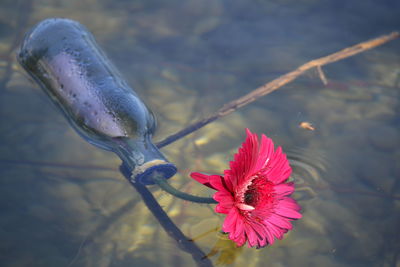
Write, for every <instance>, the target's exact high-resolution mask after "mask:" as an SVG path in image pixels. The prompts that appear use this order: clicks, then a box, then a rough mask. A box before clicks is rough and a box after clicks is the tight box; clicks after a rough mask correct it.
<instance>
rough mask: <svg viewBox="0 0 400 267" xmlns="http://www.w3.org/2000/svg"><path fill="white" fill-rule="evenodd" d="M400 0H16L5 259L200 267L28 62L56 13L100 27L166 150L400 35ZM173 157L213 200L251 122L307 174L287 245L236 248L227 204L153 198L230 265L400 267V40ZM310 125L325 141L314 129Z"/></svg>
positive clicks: (2, 206) (3, 39)
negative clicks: (21, 57) (316, 66)
mask: <svg viewBox="0 0 400 267" xmlns="http://www.w3.org/2000/svg"><path fill="white" fill-rule="evenodd" d="M399 10H400V2H399V1H395V0H380V1H378V0H364V1H344V0H319V1H317V0H296V1H295V0H271V1H262V0H254V1H240V0H229V1H228V0H203V1H197V0H187V1H178V0H171V1H160V0H146V1H144V0H136V1H127V0H80V1H76V0H72V1H66V0H31V1H29V0H24V1H16V0H1V3H0V212H1V216H0V240H1V242H0V265H1V266H4V267H11V266H13V267H14V266H51V267H53V266H75V267H77V266H99V267H102V266H105V267H106V266H195V262H194V261H193V259H192V258H191V256H190V255H189V254H187V253H185V252H183V251H181V250H180V249H179V248H178V246H177V245H176V242H175V240H173V239H171V238H169V237H168V236H167V234H166V233H165V232H164V231H163V229H162V228H161V226H160V225H159V224H158V222H157V221H156V220H155V219H154V217H153V216H152V215H151V214H150V212H149V211H148V209H147V208H146V206H145V205H144V204H143V202H142V200H141V199H140V197H139V196H138V194H137V193H136V191H135V190H134V189H133V188H132V187H130V186H129V183H128V182H127V181H126V180H124V178H123V177H122V175H121V174H120V173H119V171H118V166H119V165H120V160H119V159H118V157H117V156H115V155H114V154H113V153H110V152H106V151H103V150H100V149H98V148H96V147H93V146H91V145H89V144H88V143H86V142H85V141H84V140H83V139H81V138H80V137H79V136H78V135H77V134H76V133H75V132H74V131H73V130H72V128H71V127H70V126H69V125H68V123H67V122H66V120H65V118H64V117H63V116H62V115H61V114H60V112H59V111H58V110H57V109H56V108H55V107H54V106H53V105H52V103H51V102H50V101H49V99H47V97H46V95H45V94H44V93H43V92H42V90H41V89H40V88H38V86H37V85H36V84H35V83H33V82H32V81H31V79H30V78H29V77H28V76H27V74H26V73H25V72H24V71H23V70H22V68H21V67H20V66H19V65H18V63H17V62H16V59H15V54H16V51H17V50H18V46H19V44H20V42H21V40H22V38H23V35H24V33H25V32H26V31H28V30H29V29H30V28H32V27H33V26H34V25H35V24H36V23H38V22H39V21H41V20H43V19H45V18H49V17H66V18H71V19H74V20H77V21H79V22H81V23H82V24H84V25H85V26H86V27H87V28H88V29H89V30H90V31H91V32H92V33H93V34H94V36H95V37H96V39H97V41H98V43H99V45H100V47H102V48H103V49H104V50H105V51H106V53H107V55H108V56H109V58H110V59H111V60H112V61H113V62H114V63H115V65H116V66H117V67H118V69H119V70H120V72H122V74H123V75H124V76H125V78H126V79H127V81H128V83H129V84H130V85H131V86H132V87H133V88H134V89H135V90H136V91H137V93H138V94H139V95H140V96H141V97H142V98H143V100H144V101H145V102H146V103H147V104H148V105H149V106H150V107H151V108H152V110H153V111H154V113H155V114H156V116H157V118H158V131H157V134H156V136H154V140H155V141H158V140H161V139H163V138H164V137H166V136H168V135H169V134H171V133H174V132H175V131H177V130H179V129H181V128H183V127H185V126H186V125H188V124H189V123H191V122H194V121H196V120H197V119H200V118H202V117H204V116H206V115H209V114H210V113H211V112H213V111H216V110H217V109H218V108H220V107H221V106H222V105H223V104H225V103H227V102H229V101H231V100H233V99H235V98H237V97H240V96H242V95H244V94H246V93H248V92H250V91H251V90H252V89H255V88H257V87H258V86H260V85H262V84H264V83H266V82H268V81H270V80H272V79H274V78H276V77H278V76H279V75H282V74H284V73H286V72H289V71H291V70H293V69H295V68H296V67H298V66H299V65H301V64H303V63H305V62H307V61H309V60H312V59H315V58H318V57H321V56H325V55H327V54H330V53H333V52H336V51H337V50H340V49H342V48H345V47H347V46H351V45H353V44H356V43H358V42H362V41H365V40H368V39H371V38H375V37H377V36H380V35H382V34H387V33H390V32H391V31H394V30H399V29H400V17H399ZM323 70H324V72H325V74H326V76H327V79H328V82H329V83H328V84H327V85H324V84H323V83H322V82H321V80H320V79H319V77H318V75H317V73H316V72H314V71H310V72H308V73H306V74H305V75H303V76H301V77H300V78H299V79H297V80H296V81H295V82H293V83H291V84H289V85H287V86H285V87H283V88H281V89H280V90H278V91H276V92H274V93H272V94H270V95H268V96H265V97H263V98H261V99H259V100H258V101H256V102H254V103H252V104H250V105H248V106H246V107H244V108H242V109H240V110H239V111H236V112H234V113H233V114H231V115H229V116H227V117H225V118H222V119H220V120H218V121H216V122H214V123H212V124H210V125H208V126H206V127H205V128H203V129H201V130H198V131H197V132H195V133H194V134H191V135H189V136H187V137H185V138H183V139H181V140H178V141H176V142H175V143H173V144H171V145H169V146H166V147H165V148H164V149H163V152H164V153H165V154H166V156H167V157H168V159H169V160H170V161H172V162H174V163H175V164H176V165H177V167H178V168H179V173H178V174H177V175H176V176H175V177H173V178H172V179H171V180H170V181H171V183H172V184H173V185H174V186H176V187H178V188H180V189H182V190H183V191H186V192H190V193H193V194H197V195H204V196H211V194H212V191H211V190H208V189H206V188H205V187H202V185H200V184H197V183H196V182H194V181H192V180H191V179H190V178H189V173H190V172H191V171H202V172H207V173H212V174H218V173H219V174H222V172H223V170H224V169H226V168H228V163H229V161H230V160H231V159H232V156H233V154H234V153H235V151H236V150H237V148H238V147H239V146H240V145H241V143H242V142H243V140H244V137H245V131H244V129H245V128H249V129H251V130H252V131H253V132H257V133H259V134H261V133H264V134H266V135H268V136H269V137H271V138H272V139H273V140H274V142H275V144H276V145H277V146H282V147H283V149H284V151H285V152H286V153H287V154H288V156H289V158H290V160H291V163H292V167H293V169H294V172H293V177H292V179H294V181H295V182H296V187H297V192H296V193H295V194H294V195H293V197H294V198H295V199H297V200H298V201H299V203H300V204H301V206H302V207H303V209H302V213H303V218H302V219H301V220H299V221H296V222H294V230H292V231H291V232H289V233H288V234H286V235H285V239H284V240H282V241H277V242H276V243H275V244H274V245H273V246H270V247H266V248H263V249H260V250H256V249H249V248H247V247H243V248H235V247H234V245H233V243H231V242H230V241H229V240H226V238H225V237H224V236H221V235H220V234H219V228H220V226H221V225H222V222H223V219H224V216H222V215H220V214H216V213H214V211H213V205H210V206H208V205H199V204H192V203H188V202H185V201H181V200H179V199H174V198H172V197H170V196H169V195H168V194H166V193H163V192H162V191H161V190H159V189H158V188H157V187H156V186H150V187H149V189H150V190H151V191H152V192H153V193H154V195H155V196H156V197H157V199H158V201H159V202H160V204H161V205H162V206H163V208H164V209H165V211H166V212H167V213H168V214H169V216H170V217H171V218H172V219H173V221H174V222H175V223H176V224H177V226H178V227H179V228H180V229H181V230H182V231H183V232H184V233H185V235H187V236H188V237H189V238H192V239H194V240H195V242H196V244H197V245H198V246H200V248H201V249H202V250H203V251H204V252H205V253H206V254H207V255H208V257H209V258H210V259H211V260H212V261H213V263H214V264H215V265H217V266H224V265H228V266H248V267H253V266H254V267H255V266H396V267H397V266H400V255H399V253H400V243H399V242H400V241H399V240H400V234H399V224H400V164H399V159H400V146H399V145H400V133H399V126H400V119H399V87H400V40H395V41H392V42H390V43H388V44H386V45H384V46H382V47H378V48H376V49H374V50H371V51H368V52H365V53H362V54H359V55H357V56H354V57H351V58H348V59H346V60H343V61H340V62H336V63H333V64H331V65H327V66H325V67H323ZM304 121H306V122H310V123H312V125H313V126H314V127H315V130H314V131H311V130H306V129H303V128H300V127H299V123H301V122H304Z"/></svg>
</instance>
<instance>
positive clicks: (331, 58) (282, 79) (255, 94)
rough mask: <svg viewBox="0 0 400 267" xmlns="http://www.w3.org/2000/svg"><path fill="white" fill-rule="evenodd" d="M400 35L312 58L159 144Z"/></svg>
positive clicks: (171, 140)
mask: <svg viewBox="0 0 400 267" xmlns="http://www.w3.org/2000/svg"><path fill="white" fill-rule="evenodd" d="M399 36H400V33H399V32H392V33H390V34H388V35H383V36H381V37H378V38H376V39H372V40H369V41H366V42H362V43H359V44H356V45H354V46H351V47H348V48H345V49H343V50H340V51H338V52H336V53H333V54H330V55H328V56H325V57H321V58H318V59H314V60H311V61H309V62H307V63H305V64H303V65H301V66H300V67H298V68H297V69H295V70H294V71H291V72H289V73H287V74H284V75H282V76H279V77H278V78H276V79H275V80H273V81H271V82H269V83H266V84H264V85H263V86H261V87H259V88H257V89H255V90H253V91H251V92H250V93H248V94H247V95H244V96H242V97H240V98H238V99H236V100H233V101H231V102H229V103H227V104H225V105H224V106H223V107H222V108H220V109H219V110H218V111H217V112H215V113H213V114H211V115H210V116H208V117H206V118H203V119H201V120H199V121H197V122H195V123H193V124H190V125H189V126H187V127H186V128H184V129H182V130H180V131H179V132H177V133H175V134H172V135H170V136H168V137H167V138H165V139H164V140H162V141H160V142H158V143H157V146H158V147H159V148H161V147H163V146H166V145H168V144H170V143H172V142H174V141H176V140H178V139H180V138H182V137H184V136H186V135H188V134H190V133H192V132H194V131H196V130H197V129H199V128H201V127H203V126H205V125H207V124H209V123H210V122H213V121H215V120H216V119H218V118H221V117H223V116H226V115H228V114H230V113H232V112H234V111H235V110H237V109H239V108H241V107H243V106H245V105H247V104H249V103H251V102H253V101H255V100H257V99H258V98H260V97H262V96H265V95H267V94H269V93H271V92H273V91H275V90H277V89H279V88H280V87H282V86H283V85H285V84H288V83H290V82H292V81H293V80H294V79H296V78H297V77H299V76H300V75H301V74H303V73H304V72H306V71H308V70H310V69H312V68H320V67H321V66H323V65H327V64H330V63H333V62H336V61H339V60H342V59H345V58H348V57H351V56H354V55H356V54H358V53H361V52H364V51H366V50H369V49H372V48H374V47H377V46H380V45H382V44H384V43H387V42H389V41H392V40H394V39H396V38H398V37H399Z"/></svg>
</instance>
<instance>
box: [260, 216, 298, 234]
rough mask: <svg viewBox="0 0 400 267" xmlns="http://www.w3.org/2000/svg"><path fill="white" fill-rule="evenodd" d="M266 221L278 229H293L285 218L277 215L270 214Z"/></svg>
mask: <svg viewBox="0 0 400 267" xmlns="http://www.w3.org/2000/svg"><path fill="white" fill-rule="evenodd" d="M266 221H268V222H270V223H272V224H274V225H276V226H278V227H280V228H285V229H288V230H291V229H292V228H293V226H292V224H291V223H290V222H289V221H288V219H287V218H285V217H282V216H280V215H277V214H271V215H270V216H269V217H268V219H266Z"/></svg>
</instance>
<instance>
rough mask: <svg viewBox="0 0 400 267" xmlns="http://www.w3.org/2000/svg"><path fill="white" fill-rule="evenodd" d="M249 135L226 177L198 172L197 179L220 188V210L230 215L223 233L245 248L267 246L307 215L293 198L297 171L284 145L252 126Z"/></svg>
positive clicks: (218, 198)
mask: <svg viewBox="0 0 400 267" xmlns="http://www.w3.org/2000/svg"><path fill="white" fill-rule="evenodd" d="M246 133H247V138H246V140H245V141H244V143H243V144H242V147H241V148H239V151H238V153H237V154H235V156H234V160H233V161H231V162H230V169H229V170H225V171H224V176H220V175H205V174H201V173H198V172H193V173H191V174H190V176H191V177H192V178H193V179H195V180H196V181H198V182H200V183H202V184H204V185H206V186H208V187H210V188H213V189H215V190H217V192H216V193H215V194H214V199H215V200H216V201H217V202H218V205H217V206H216V207H215V211H216V212H218V213H224V214H227V216H226V218H225V221H224V224H223V226H222V231H224V232H226V233H229V238H230V239H231V240H233V241H234V242H236V244H237V245H238V246H242V245H243V244H244V243H246V241H247V242H248V246H249V247H254V246H256V247H257V248H260V247H264V246H266V245H268V244H273V243H274V240H275V238H278V239H282V238H283V234H284V233H286V232H287V231H288V230H290V229H292V224H291V223H290V221H292V220H295V219H299V218H301V214H300V213H299V210H300V206H299V205H298V204H297V203H296V201H295V200H293V199H292V198H290V197H289V195H290V194H292V193H293V192H294V184H293V183H292V182H287V180H288V178H289V176H290V174H291V172H292V169H291V167H290V166H289V161H288V160H287V159H286V155H285V154H284V153H282V149H281V148H280V147H278V149H276V150H274V143H273V142H272V140H271V139H269V138H267V137H266V136H265V135H262V136H261V142H259V139H258V136H257V135H256V134H253V133H251V132H250V130H249V129H246Z"/></svg>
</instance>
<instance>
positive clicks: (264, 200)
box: [243, 175, 274, 208]
mask: <svg viewBox="0 0 400 267" xmlns="http://www.w3.org/2000/svg"><path fill="white" fill-rule="evenodd" d="M273 186H274V185H273V184H272V183H271V182H270V181H268V180H267V179H266V177H264V176H258V175H256V176H255V177H254V179H253V180H251V182H250V185H249V186H247V190H246V191H245V192H244V196H243V202H244V204H246V205H249V206H252V207H255V208H257V207H260V206H265V205H271V204H272V203H273V201H274V189H273Z"/></svg>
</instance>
